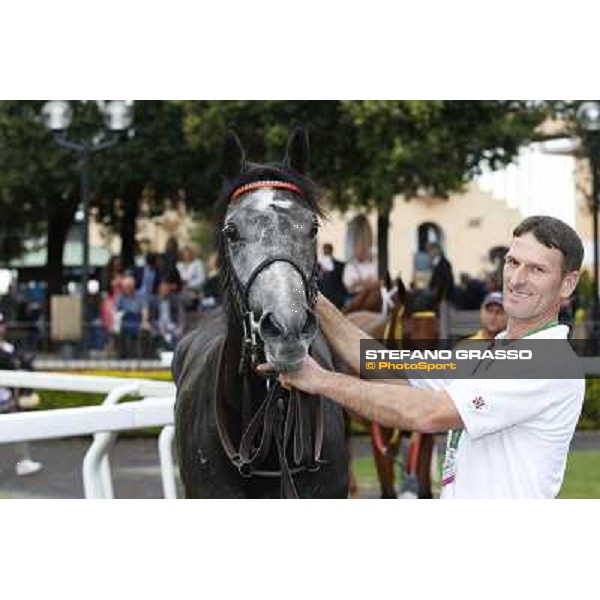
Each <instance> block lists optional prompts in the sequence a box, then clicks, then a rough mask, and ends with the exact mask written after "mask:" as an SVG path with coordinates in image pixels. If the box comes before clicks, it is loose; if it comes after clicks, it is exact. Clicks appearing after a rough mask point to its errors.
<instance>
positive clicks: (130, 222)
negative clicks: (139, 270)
mask: <svg viewBox="0 0 600 600" xmlns="http://www.w3.org/2000/svg"><path fill="white" fill-rule="evenodd" d="M123 204H124V206H123V219H122V220H121V231H120V234H121V263H122V265H123V268H124V269H127V268H128V267H132V266H133V265H134V264H135V251H136V248H135V224H136V219H137V215H138V200H137V198H135V197H134V196H133V195H128V196H127V197H126V199H125V200H124V201H123Z"/></svg>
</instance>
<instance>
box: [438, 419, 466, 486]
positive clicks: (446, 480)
mask: <svg viewBox="0 0 600 600" xmlns="http://www.w3.org/2000/svg"><path fill="white" fill-rule="evenodd" d="M461 433H462V431H461V430H458V431H451V432H450V433H449V434H448V443H447V445H446V456H445V457H444V465H443V467H442V487H443V486H445V485H450V484H451V483H454V480H455V479H456V456H457V454H458V442H459V440H460V435H461Z"/></svg>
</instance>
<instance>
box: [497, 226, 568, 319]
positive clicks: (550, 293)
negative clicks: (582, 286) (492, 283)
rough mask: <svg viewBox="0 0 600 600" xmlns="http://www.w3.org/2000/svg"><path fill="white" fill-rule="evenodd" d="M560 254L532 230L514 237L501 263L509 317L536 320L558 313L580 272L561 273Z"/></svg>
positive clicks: (505, 301) (561, 262)
mask: <svg viewBox="0 0 600 600" xmlns="http://www.w3.org/2000/svg"><path fill="white" fill-rule="evenodd" d="M562 265H563V255H562V253H561V252H560V250H557V249H556V248H548V247H546V246H544V245H543V244H541V243H540V242H538V241H537V240H536V239H535V237H534V235H533V234H532V233H526V234H524V235H522V236H521V237H517V238H513V241H512V244H511V247H510V250H509V251H508V253H507V255H506V259H505V263H504V310H505V311H506V313H507V315H508V316H509V317H515V318H518V319H535V318H536V317H540V316H544V315H546V314H550V313H552V312H558V307H559V305H560V303H561V301H562V300H563V299H565V298H568V297H569V296H570V295H571V294H572V293H573V291H574V290H575V286H576V285H577V280H578V278H579V273H578V272H577V271H572V272H571V273H567V274H566V275H565V276H564V277H563V275H562V270H561V269H562Z"/></svg>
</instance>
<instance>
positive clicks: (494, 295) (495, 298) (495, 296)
mask: <svg viewBox="0 0 600 600" xmlns="http://www.w3.org/2000/svg"><path fill="white" fill-rule="evenodd" d="M503 300H504V298H503V296H502V292H490V293H489V294H488V295H487V296H486V297H485V298H484V299H483V302H482V306H489V305H490V304H498V306H504V305H503Z"/></svg>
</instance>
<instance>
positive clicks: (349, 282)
mask: <svg viewBox="0 0 600 600" xmlns="http://www.w3.org/2000/svg"><path fill="white" fill-rule="evenodd" d="M342 282H343V284H344V286H345V288H346V289H347V290H348V293H349V294H350V295H352V296H354V295H356V294H360V293H362V292H364V291H367V290H369V289H370V288H373V287H375V286H378V285H379V278H378V274H377V261H375V260H373V257H372V256H371V252H370V251H369V248H368V247H367V245H366V244H364V243H363V242H357V243H356V244H355V245H354V256H353V257H352V259H351V260H349V261H348V262H347V263H346V266H345V267H344V275H343V277H342Z"/></svg>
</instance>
